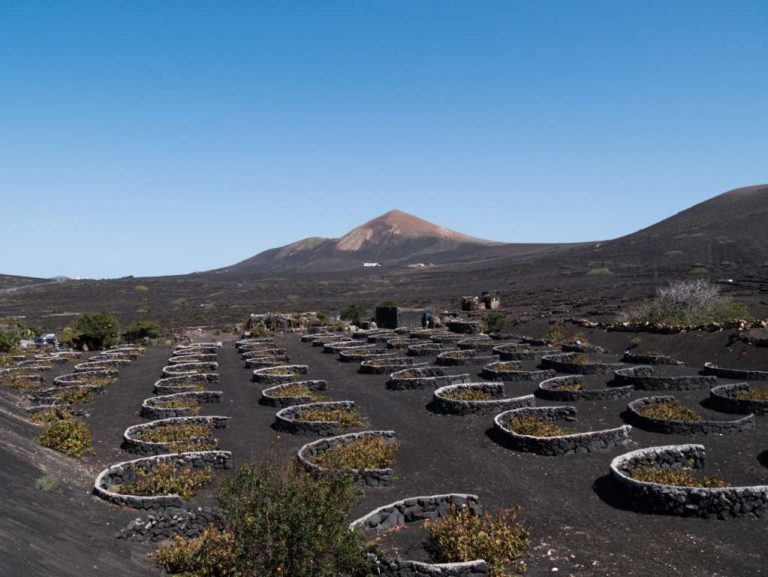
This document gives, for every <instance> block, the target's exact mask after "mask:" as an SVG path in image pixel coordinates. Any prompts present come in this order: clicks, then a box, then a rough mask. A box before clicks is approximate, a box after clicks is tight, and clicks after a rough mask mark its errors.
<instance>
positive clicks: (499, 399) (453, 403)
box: [432, 383, 534, 415]
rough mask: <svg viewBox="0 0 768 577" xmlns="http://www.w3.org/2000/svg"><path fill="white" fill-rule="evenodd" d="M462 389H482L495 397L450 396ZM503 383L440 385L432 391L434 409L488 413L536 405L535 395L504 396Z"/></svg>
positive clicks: (439, 410) (464, 412)
mask: <svg viewBox="0 0 768 577" xmlns="http://www.w3.org/2000/svg"><path fill="white" fill-rule="evenodd" d="M462 389H472V390H480V391H483V392H484V393H487V394H489V395H490V396H491V397H493V398H492V399H491V400H488V401H459V400H456V399H451V398H450V393H451V392H454V391H459V390H462ZM504 392H505V391H504V384H503V383H464V384H460V385H448V386H445V387H440V388H439V389H437V390H435V392H434V393H432V410H433V411H434V412H435V413H441V414H444V415H472V414H482V415H484V414H488V413H496V412H499V411H509V410H511V409H519V408H521V407H532V406H533V405H534V397H533V395H525V396H523V397H507V398H504Z"/></svg>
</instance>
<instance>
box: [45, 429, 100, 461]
mask: <svg viewBox="0 0 768 577" xmlns="http://www.w3.org/2000/svg"><path fill="white" fill-rule="evenodd" d="M34 441H35V442H36V443H37V444H38V445H41V446H43V447H48V448H49V449H53V450H55V451H59V452H60V453H64V454H65V455H69V456H70V457H75V458H77V459H79V458H80V457H82V456H83V455H84V454H85V453H86V452H87V451H88V450H89V449H90V447H91V430H90V429H89V428H88V425H87V424H86V423H85V422H84V421H81V420H79V419H66V420H61V421H53V422H51V423H50V424H49V425H48V426H47V427H46V429H45V430H44V431H43V432H42V433H41V434H40V435H38V436H37V437H35V438H34Z"/></svg>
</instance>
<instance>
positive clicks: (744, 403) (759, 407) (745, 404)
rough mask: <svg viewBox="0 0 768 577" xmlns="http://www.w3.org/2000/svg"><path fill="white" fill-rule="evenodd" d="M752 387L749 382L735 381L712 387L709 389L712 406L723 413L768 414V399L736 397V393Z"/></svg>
mask: <svg viewBox="0 0 768 577" xmlns="http://www.w3.org/2000/svg"><path fill="white" fill-rule="evenodd" d="M751 388H752V387H751V385H750V384H749V383H733V384H730V385H719V386H717V387H712V389H711V390H710V391H709V403H710V406H711V407H712V408H713V409H715V410H717V411H722V412H723V413H735V414H738V415H749V414H755V415H768V401H759V400H752V399H737V398H736V393H738V392H739V391H749V390H750V389H751Z"/></svg>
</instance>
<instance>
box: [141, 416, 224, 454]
mask: <svg viewBox="0 0 768 577" xmlns="http://www.w3.org/2000/svg"><path fill="white" fill-rule="evenodd" d="M140 439H141V440H142V441H146V442H147V443H168V444H173V448H174V450H176V451H180V452H184V451H210V450H212V449H215V448H216V441H215V439H214V438H213V425H212V424H210V423H176V424H173V425H164V426H160V427H153V428H151V429H143V430H142V431H141V433H140Z"/></svg>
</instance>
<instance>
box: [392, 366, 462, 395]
mask: <svg viewBox="0 0 768 577" xmlns="http://www.w3.org/2000/svg"><path fill="white" fill-rule="evenodd" d="M471 380H472V377H471V376H470V375H469V373H464V374H461V375H449V374H448V373H447V372H446V370H445V369H443V368H441V367H418V368H412V369H404V370H402V371H396V372H394V373H392V374H391V375H389V380H388V381H387V388H388V389H390V390H393V391H402V390H406V389H432V388H438V387H443V386H446V385H458V384H459V383H468V382H470V381H471Z"/></svg>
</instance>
